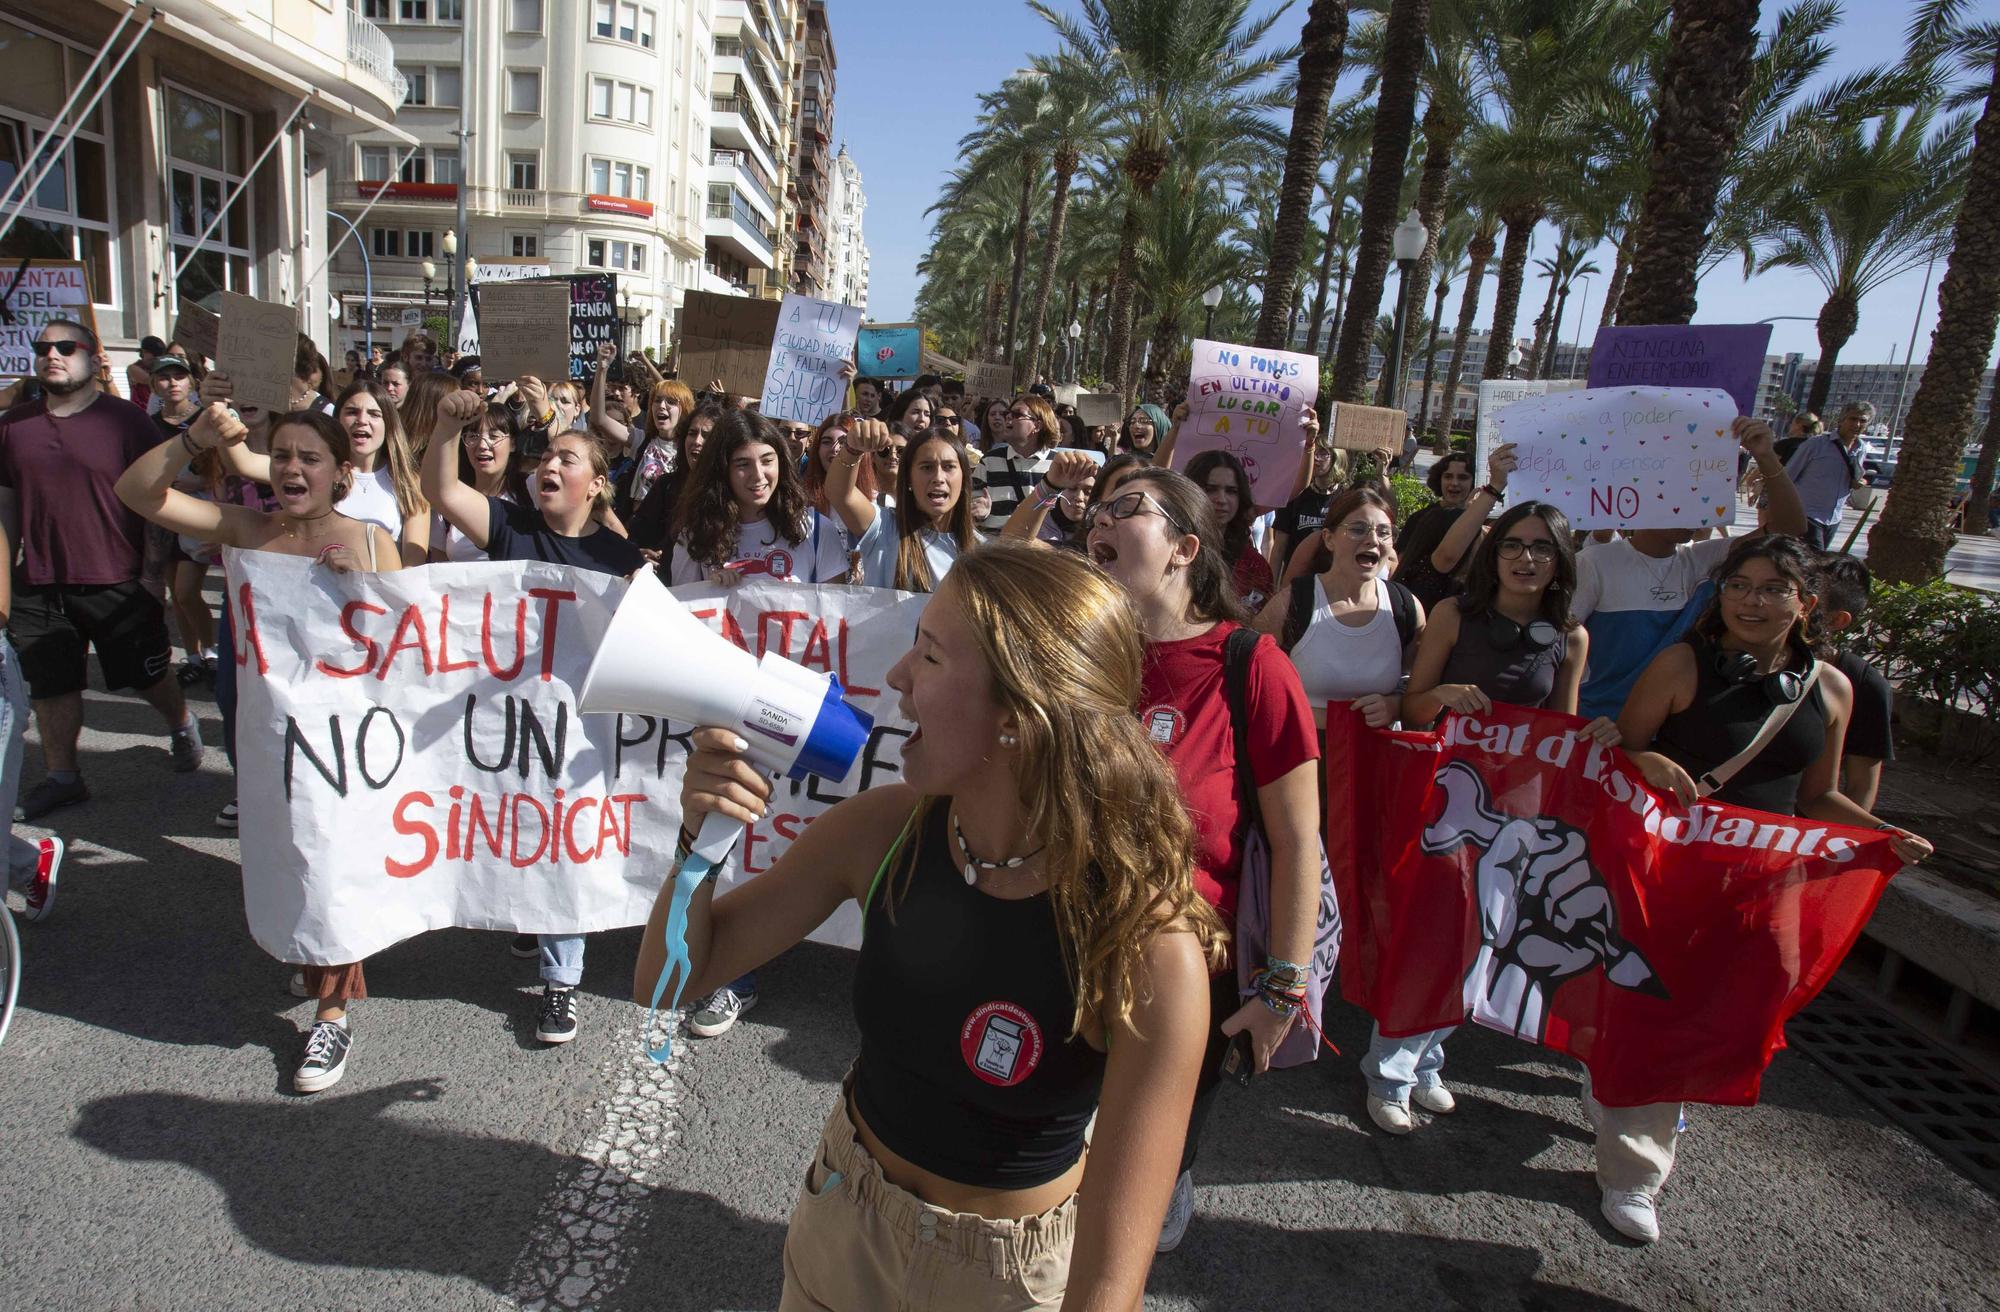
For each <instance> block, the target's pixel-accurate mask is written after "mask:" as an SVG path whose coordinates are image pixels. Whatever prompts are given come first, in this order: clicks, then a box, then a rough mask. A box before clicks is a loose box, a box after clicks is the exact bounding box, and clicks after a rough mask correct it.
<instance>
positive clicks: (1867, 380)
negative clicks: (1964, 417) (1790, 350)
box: [1786, 356, 1994, 438]
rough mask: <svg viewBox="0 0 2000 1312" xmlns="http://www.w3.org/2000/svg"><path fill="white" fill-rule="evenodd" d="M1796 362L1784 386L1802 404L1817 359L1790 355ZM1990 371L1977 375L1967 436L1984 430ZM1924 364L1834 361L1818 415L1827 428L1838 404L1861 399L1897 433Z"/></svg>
mask: <svg viewBox="0 0 2000 1312" xmlns="http://www.w3.org/2000/svg"><path fill="white" fill-rule="evenodd" d="M1793 359H1794V360H1795V361H1796V362H1797V363H1796V366H1795V368H1794V369H1793V371H1792V375H1791V378H1790V379H1789V384H1790V385H1789V387H1788V388H1787V389H1786V390H1787V391H1788V392H1789V393H1790V395H1791V397H1792V400H1793V402H1794V403H1795V404H1796V405H1798V406H1800V407H1804V405H1805V403H1806V398H1807V397H1808V396H1810V395H1812V385H1813V375H1814V373H1815V372H1817V371H1818V369H1819V361H1817V360H1807V359H1804V358H1803V357H1800V356H1794V357H1793ZM1993 377H1994V371H1993V370H1991V369H1988V370H1987V371H1986V372H1985V373H1983V374H1981V375H1980V378H1979V396H1978V399H1977V400H1976V401H1974V402H1973V408H1972V429H1971V431H1970V432H1969V433H1968V434H1967V436H1968V438H1972V437H1977V436H1978V435H1979V434H1981V433H1983V432H1985V431H1986V423H1987V420H1988V418H1989V417H1990V416H1991V415H1992V413H1993ZM1923 381H1924V367H1923V366H1922V365H1920V364H1915V365H1902V364H1838V363H1837V364H1835V365H1834V366H1833V385H1832V387H1831V389H1830V390H1829V391H1828V392H1827V396H1826V405H1825V407H1824V408H1823V409H1822V410H1821V411H1820V418H1822V419H1824V420H1825V421H1826V425H1827V427H1828V428H1831V427H1833V424H1834V419H1835V417H1836V416H1838V415H1839V414H1840V410H1841V407H1842V406H1845V405H1848V404H1849V403H1851V402H1855V401H1864V402H1866V403H1868V404H1869V405H1872V406H1874V407H1875V420H1876V422H1877V423H1878V424H1883V425H1886V426H1887V428H1888V431H1889V432H1891V433H1893V434H1897V435H1900V434H1901V433H1902V431H1903V420H1904V419H1905V418H1907V417H1908V415H1909V413H1910V406H1911V405H1912V404H1913V403H1914V402H1915V401H1916V399H1917V389H1918V388H1919V387H1921V386H1922V385H1923Z"/></svg>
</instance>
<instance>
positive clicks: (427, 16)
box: [396, 0, 431, 23]
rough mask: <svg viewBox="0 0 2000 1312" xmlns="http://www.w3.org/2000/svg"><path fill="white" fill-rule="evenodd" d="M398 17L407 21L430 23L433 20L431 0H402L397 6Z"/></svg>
mask: <svg viewBox="0 0 2000 1312" xmlns="http://www.w3.org/2000/svg"><path fill="white" fill-rule="evenodd" d="M396 17H397V18H398V19H400V20H401V21H403V22H405V23H428V22H430V21H431V3H430V0H401V3H400V4H399V5H397V7H396Z"/></svg>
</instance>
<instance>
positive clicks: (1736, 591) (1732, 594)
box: [1722, 579, 1799, 605]
mask: <svg viewBox="0 0 2000 1312" xmlns="http://www.w3.org/2000/svg"><path fill="white" fill-rule="evenodd" d="M1753 593H1754V594H1755V595H1756V597H1757V600H1759V601H1768V602H1771V603H1772V604H1773V605H1782V604H1784V603H1785V602H1788V601H1790V600H1791V599H1792V598H1794V597H1796V596H1798V595H1799V590H1798V589H1797V588H1795V587H1793V586H1792V585H1791V584H1789V583H1752V582H1751V581H1750V580H1749V579H1726V580H1724V581H1723V584H1722V595H1723V596H1725V597H1727V598H1729V599H1730V600H1731V601H1742V600H1743V599H1744V598H1745V597H1748V596H1750V595H1751V594H1753Z"/></svg>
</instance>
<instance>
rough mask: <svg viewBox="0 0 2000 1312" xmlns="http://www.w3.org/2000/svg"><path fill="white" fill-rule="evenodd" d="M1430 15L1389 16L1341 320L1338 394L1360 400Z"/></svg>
mask: <svg viewBox="0 0 2000 1312" xmlns="http://www.w3.org/2000/svg"><path fill="white" fill-rule="evenodd" d="M1430 21H1431V5H1430V0H1394V2H1393V3H1392V4H1391V6H1390V8H1389V17H1388V18H1387V20H1386V21H1385V23H1384V30H1383V40H1382V55H1381V72H1382V81H1381V86H1380V90H1379V92H1378V94H1377V96H1376V101H1375V133H1374V139H1373V141H1371V142H1370V145H1369V149H1370V152H1371V153H1370V155H1369V159H1368V181H1367V183H1366V184H1365V185H1364V186H1363V188H1362V192H1361V238H1360V241H1359V243H1358V247H1357V249H1356V251H1355V257H1354V287H1353V289H1352V291H1351V293H1350V294H1349V296H1348V300H1347V312H1346V314H1345V315H1344V316H1343V317H1342V319H1341V325H1340V344H1339V346H1338V347H1337V348H1336V350H1335V352H1334V361H1333V398H1332V399H1333V400H1335V401H1359V400H1361V399H1363V398H1364V397H1365V396H1367V394H1368V377H1367V375H1368V347H1369V344H1370V342H1371V341H1372V340H1373V338H1374V336H1375V313H1376V311H1377V310H1378V309H1380V308H1381V305H1382V285H1383V282H1384V281H1385V279H1386V278H1387V276H1388V271H1389V257H1390V254H1391V245H1392V243H1393V241H1394V234H1395V228H1396V224H1397V223H1398V222H1399V221H1400V220H1401V218H1402V215H1401V214H1399V213H1398V212H1397V211H1398V209H1399V208H1400V207H1401V204H1402V198H1403V166H1404V164H1405V162H1406V161H1407V160H1408V158H1409V154H1410V134H1411V132H1412V130H1413V129H1414V127H1415V125H1416V115H1417V83H1418V82H1419V80H1420V78H1419V73H1420V72H1421V71H1422V68H1423V62H1424V42H1425V39H1426V37H1427V35H1428V33H1429V29H1430Z"/></svg>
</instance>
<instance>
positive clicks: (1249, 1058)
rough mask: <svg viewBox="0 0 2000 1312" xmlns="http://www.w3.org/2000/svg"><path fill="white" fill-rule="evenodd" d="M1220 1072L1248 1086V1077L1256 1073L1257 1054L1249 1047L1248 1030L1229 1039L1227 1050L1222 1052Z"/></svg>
mask: <svg viewBox="0 0 2000 1312" xmlns="http://www.w3.org/2000/svg"><path fill="white" fill-rule="evenodd" d="M1222 1073H1223V1074H1224V1075H1226V1076H1228V1077H1229V1078H1230V1079H1232V1080H1235V1081H1236V1082H1237V1083H1238V1084H1240V1085H1242V1086H1244V1087H1245V1088H1248V1087H1249V1086H1250V1078H1251V1077H1252V1076H1254V1075H1255V1074H1256V1073H1257V1055H1256V1053H1254V1052H1252V1051H1251V1048H1250V1031H1249V1030H1243V1031H1242V1032H1240V1033H1239V1034H1237V1036H1236V1037H1235V1038H1233V1039H1231V1040H1230V1041H1229V1050H1228V1051H1227V1052H1225V1053H1223V1054H1222Z"/></svg>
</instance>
